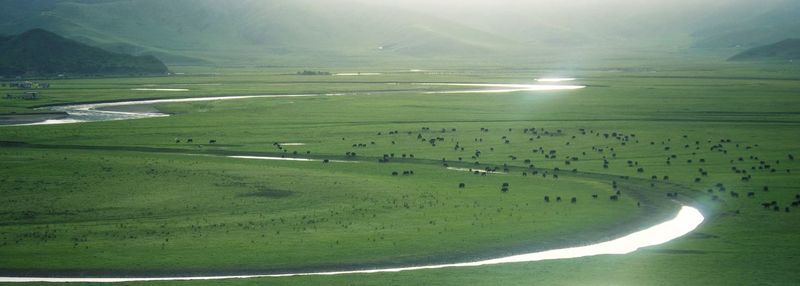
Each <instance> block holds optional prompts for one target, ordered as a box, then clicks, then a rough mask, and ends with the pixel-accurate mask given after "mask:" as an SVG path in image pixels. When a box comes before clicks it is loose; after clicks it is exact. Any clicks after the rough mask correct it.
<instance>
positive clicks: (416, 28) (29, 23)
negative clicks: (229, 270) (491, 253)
mask: <svg viewBox="0 0 800 286" xmlns="http://www.w3.org/2000/svg"><path fill="white" fill-rule="evenodd" d="M0 7H1V8H0V34H16V33H21V32H24V31H27V30H30V29H34V28H42V29H46V30H49V31H53V32H55V33H58V34H59V35H63V36H64V37H67V38H69V39H72V40H75V41H78V42H81V43H84V44H87V45H91V46H95V47H99V48H102V49H105V50H108V51H111V52H117V53H125V54H131V55H152V56H156V57H158V58H159V59H161V60H162V61H164V62H165V63H167V64H169V65H198V64H199V65H304V66H308V67H313V66H320V65H322V66H324V65H331V64H355V65H359V66H364V65H370V64H373V63H376V62H379V61H382V60H386V61H387V62H395V63H396V62H409V61H408V60H411V61H410V62H414V60H417V61H415V62H414V63H420V62H422V63H428V62H430V61H431V60H437V61H448V60H455V61H451V62H458V63H464V62H465V61H467V60H471V61H474V62H480V63H494V64H497V63H498V61H500V60H502V59H506V62H510V63H513V64H520V65H524V64H523V63H524V62H535V60H539V59H542V60H546V61H550V62H557V63H559V64H563V65H569V64H570V63H571V62H572V61H576V62H577V63H576V64H578V65H583V64H586V61H587V60H592V59H595V58H601V57H603V56H606V57H610V58H620V57H624V58H642V55H643V54H642V53H637V52H643V53H646V55H647V57H648V58H649V56H650V55H669V54H673V55H680V54H682V53H683V52H692V51H694V50H693V49H692V48H702V49H714V50H716V51H718V53H717V54H724V55H728V54H730V53H731V52H730V50H731V49H734V50H736V51H741V50H743V49H746V48H749V47H754V46H758V45H764V44H768V43H774V42H776V41H779V40H781V39H786V38H796V37H800V17H797V15H800V1H797V0H702V1H697V0H670V1H641V0H602V1H600V0H574V1H519V0H470V1H463V0H437V1H430V0H404V1H374V0H169V1H164V0H25V1H22V0H0ZM578 58H579V59H578ZM531 59H533V60H534V61H529V60H531ZM419 60H421V61H419ZM409 65H414V64H411V63H410V64H409Z"/></svg>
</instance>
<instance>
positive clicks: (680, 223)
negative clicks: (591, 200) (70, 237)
mask: <svg viewBox="0 0 800 286" xmlns="http://www.w3.org/2000/svg"><path fill="white" fill-rule="evenodd" d="M703 220H704V217H703V214H702V213H700V211H699V210H697V209H695V208H693V207H688V206H684V207H682V208H681V210H680V211H679V212H678V214H677V215H676V216H675V218H673V219H671V220H669V221H667V222H663V223H660V224H657V225H654V226H652V227H649V228H647V229H644V230H641V231H637V232H634V233H632V234H629V235H626V236H623V237H620V238H617V239H614V240H611V241H607V242H601V243H597V244H592V245H586V246H579V247H571V248H562V249H554V250H547V251H540V252H533V253H527V254H520V255H514V256H507V257H501V258H496V259H489V260H481V261H474V262H464V263H451V264H436V265H425V266H411V267H398V268H378V269H363V270H350V271H330V272H300V273H284V274H265V275H232V276H197V277H124V278H76V277H71V278H55V277H53V278H47V277H0V282H62V283H63V282H75V283H116V282H137V281H185V280H220V279H247V278H269V277H291V276H327V275H344V274H367V273H386V272H401V271H414V270H424V269H439V268H450V267H476V266H484V265H496V264H506V263H520V262H534V261H543V260H555V259H568V258H578V257H587V256H595V255H603V254H627V253H631V252H633V251H636V250H637V249H640V248H643V247H648V246H653V245H659V244H663V243H666V242H668V241H670V240H673V239H676V238H679V237H681V236H684V235H686V234H688V233H689V232H691V231H692V230H694V229H696V228H697V227H698V226H699V225H700V224H701V223H702V222H703Z"/></svg>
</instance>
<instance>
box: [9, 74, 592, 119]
mask: <svg viewBox="0 0 800 286" xmlns="http://www.w3.org/2000/svg"><path fill="white" fill-rule="evenodd" d="M411 85H424V86H439V87H451V88H454V89H448V90H436V91H420V92H421V93H423V94H457V93H462V94H467V93H508V92H525V91H559V90H575V89H582V88H585V87H586V86H583V85H561V84H494V83H411ZM171 91H177V90H171ZM180 91H188V90H183V89H181V90H180ZM368 93H369V92H364V93H356V92H350V93H319V94H272V95H242V96H213V97H191V98H171V99H150V100H131V101H118V102H102V103H80V104H71V105H59V106H48V107H42V108H39V109H40V110H46V111H51V112H63V113H66V114H67V116H66V117H62V118H58V119H48V120H42V121H39V122H33V123H24V124H14V125H0V126H25V125H53V124H71V123H81V122H95V121H112V120H130V119H141V118H153V117H166V116H169V114H166V113H161V112H158V111H157V110H152V111H125V110H121V109H120V108H121V107H130V106H152V105H155V104H162V103H181V102H201V101H219V100H237V99H252V98H281V97H319V96H349V95H357V94H368Z"/></svg>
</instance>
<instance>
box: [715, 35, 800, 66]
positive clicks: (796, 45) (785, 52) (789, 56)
mask: <svg viewBox="0 0 800 286" xmlns="http://www.w3.org/2000/svg"><path fill="white" fill-rule="evenodd" d="M730 60H731V61H778V60H780V61H785V60H800V39H786V40H783V41H780V42H777V43H774V44H771V45H766V46H761V47H756V48H752V49H749V50H747V51H744V52H742V53H740V54H738V55H735V56H733V57H731V58H730Z"/></svg>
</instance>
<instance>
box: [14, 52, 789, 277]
mask: <svg viewBox="0 0 800 286" xmlns="http://www.w3.org/2000/svg"><path fill="white" fill-rule="evenodd" d="M621 66H625V67H619V66H608V67H596V68H587V69H580V70H574V71H572V73H571V74H569V75H575V76H577V77H579V78H580V80H579V83H581V84H586V85H588V87H587V88H586V89H583V90H576V91H558V92H517V93H507V94H422V93H420V91H423V90H431V89H442V87H431V86H421V85H415V84H412V83H415V82H493V83H529V82H531V81H532V79H533V78H534V77H536V76H541V75H550V74H554V73H556V71H555V70H551V69H540V70H528V69H525V70H520V69H504V68H492V69H489V68H484V69H475V70H461V69H449V70H432V71H428V72H422V73H412V72H406V71H404V70H407V69H389V68H386V69H379V68H370V69H363V70H360V71H374V72H381V73H382V75H378V76H360V77H344V76H298V75H294V74H293V73H294V72H296V70H289V69H233V68H225V69H213V70H212V69H209V68H182V69H179V70H178V71H177V72H178V73H179V74H178V75H173V76H169V77H151V78H105V79H66V80H54V81H51V84H52V88H51V89H48V90H44V91H42V99H40V100H31V101H14V100H3V101H0V112H25V111H30V108H32V107H36V106H41V105H47V104H63V103H70V102H90V101H112V100H123V99H131V98H166V97H189V96H209V95H240V94H296V93H343V92H348V93H349V92H356V94H353V95H346V96H319V97H303V98H262V99H246V100H233V101H211V102H195V103H183V104H176V103H171V104H161V105H158V106H156V107H157V108H158V109H159V110H161V111H163V112H167V113H170V114H172V115H173V116H171V117H164V118H151V119H140V120H131V121H117V122H94V123H82V124H71V125H52V126H24V127H23V126H19V127H12V126H5V127H0V141H3V142H4V143H2V144H0V158H2V160H0V168H1V170H2V173H0V183H1V185H0V186H2V187H0V201H2V203H0V257H2V259H0V274H26V273H27V274H43V273H56V274H67V275H69V274H72V275H75V274H76V273H84V274H95V275H98V274H100V275H103V274H105V275H113V274H117V275H136V274H150V275H172V274H187V273H188V274H208V273H223V274H226V273H248V272H259V273H269V272H282V271H290V270H318V269H349V268H354V267H359V266H390V265H409V264H421V263H434V262H442V261H465V260H471V259H477V258H487V257H496V256H500V255H503V254H509V253H520V252H524V251H531V250H542V249H550V248H554V247H563V246H571V245H579V244H583V243H589V242H593V241H602V240H605V239H609V238H613V237H615V236H618V235H621V234H624V233H627V232H630V231H633V230H636V229H638V228H640V227H642V226H646V225H648V224H652V223H654V222H657V221H661V220H664V219H666V218H668V217H670V216H671V215H673V214H674V212H675V210H676V209H677V208H678V207H679V204H678V203H676V202H675V201H674V200H672V199H671V198H668V197H667V196H666V194H667V193H670V192H678V193H679V197H678V200H677V201H678V202H682V203H688V204H692V205H695V206H698V207H700V208H701V209H702V210H703V212H704V215H705V216H706V222H705V223H704V224H703V225H701V227H700V228H699V229H698V230H697V231H695V232H694V233H692V234H690V235H688V236H686V237H684V238H681V239H678V240H676V241H673V242H670V243H668V244H665V245H662V246H656V247H651V248H648V249H645V250H642V251H639V252H636V253H633V254H629V255H623V256H599V257H590V258H580V259H570V260H562V261H547V262H536V263H521V264H510V265H498V266H489V267H477V268H463V269H440V270H425V271H414V272H403V273H391V274H369V275H344V276H335V277H295V278H279V279H252V280H229V281H214V282H196V281H195V282H182V283H187V284H189V283H191V284H214V285H242V284H247V285H251V284H259V285H260V284H270V285H272V284H276V285H322V284H325V285H394V284H405V285H464V284H472V285H486V284H500V285H530V284H546V285H576V284H578V285H581V284H592V285H675V284H689V285H694V284H713V285H731V284H741V283H742V281H752V282H753V283H756V284H758V283H763V284H766V285H773V284H778V285H780V284H783V285H791V284H792V282H793V281H797V280H798V276H797V274H796V273H795V271H794V269H795V268H796V266H797V265H798V264H797V259H798V255H799V254H800V248H798V246H797V244H796V242H797V241H798V239H800V235H798V233H797V231H796V229H797V228H798V227H800V217H798V216H800V209H798V208H792V207H791V206H790V203H791V202H792V201H795V200H796V199H795V195H796V194H798V193H800V187H798V184H800V177H798V175H797V172H800V168H798V167H800V163H798V161H797V160H796V159H794V160H793V159H790V155H792V157H796V156H798V155H800V146H799V145H798V143H797V142H798V140H800V135H798V134H800V133H798V132H797V131H798V125H799V124H800V117H799V116H800V113H798V110H800V99H798V95H797V92H796V91H797V90H799V88H800V80H798V79H800V72H798V71H797V69H796V68H795V67H793V66H780V65H763V66H757V65H745V64H724V65H712V64H696V65H678V64H664V65H661V66H660V68H659V70H657V71H656V70H652V69H637V68H631V67H628V66H627V65H625V64H623V65H621ZM333 71H335V72H351V71H353V70H341V71H339V70H332V72H333ZM141 87H155V88H187V89H189V91H187V92H156V91H153V92H151V91H133V90H131V89H133V88H141ZM2 91H3V92H5V91H6V90H2ZM394 131H397V132H394ZM534 131H535V133H534ZM188 138H192V139H193V143H187V142H186V139H188ZM176 139H180V140H181V142H180V143H177V142H176ZM431 139H433V143H434V144H431V141H430V140H431ZM209 140H216V143H214V144H210V143H209ZM274 143H305V144H306V145H301V146H290V145H284V146H281V147H280V148H279V147H278V146H276V145H275V144H274ZM354 144H356V146H358V144H363V145H362V146H365V147H354V146H353V145H354ZM456 146H458V148H456ZM462 147H463V148H464V149H463V151H462V149H461V148H462ZM476 150H480V155H479V156H477V155H476ZM551 150H552V151H555V152H554V153H550V152H551ZM349 152H356V155H355V156H348V155H346V154H347V153H349ZM351 154H352V153H351ZM412 154H413V157H412V156H411V155H412ZM551 154H552V156H551ZM231 155H249V156H286V157H300V158H313V159H319V160H322V159H331V160H342V161H348V162H331V163H327V164H326V163H322V162H291V161H265V160H245V159H234V158H227V157H226V156H231ZM384 155H386V156H388V157H389V158H390V159H389V162H388V163H379V162H378V160H379V159H381V158H383V157H384ZM392 155H394V156H392ZM473 156H475V157H474V158H473ZM527 160H530V161H527ZM605 161H607V163H606V162H605ZM443 164H447V166H450V167H458V168H478V169H484V168H487V167H489V168H498V171H501V173H499V174H489V175H486V176H482V175H475V174H472V173H469V172H461V171H455V170H448V169H447V168H445V166H444V165H443ZM604 165H606V166H607V167H606V166H604ZM732 167H736V169H735V170H734V169H732ZM504 168H507V169H508V170H507V172H502V171H504V170H503V169H504ZM406 170H413V171H414V175H409V176H403V175H399V176H392V172H395V171H399V172H400V173H401V174H402V172H403V171H406ZM737 170H738V172H737ZM742 170H745V171H746V173H743V172H742ZM523 173H525V175H523ZM704 173H705V174H704ZM543 174H544V175H545V176H543ZM554 175H558V177H557V178H556V177H554ZM747 176H749V177H748V179H747V180H743V179H742V178H743V177H747ZM653 177H655V179H653ZM665 177H668V178H665ZM614 182H616V184H617V187H616V188H614V187H613V186H612V185H613V184H614ZM459 183H465V185H466V186H465V188H463V189H462V188H458V184H459ZM503 183H509V185H510V188H509V191H508V192H501V190H500V188H501V185H502V184H503ZM765 187H767V188H766V189H765ZM616 191H620V194H621V200H620V201H616V202H612V201H610V200H609V199H608V197H609V196H611V195H614V194H615V192H616ZM751 192H752V193H753V196H752V197H748V193H751ZM733 193H735V194H738V195H739V196H738V197H734V196H733ZM593 194H597V195H598V199H593V198H592V195H593ZM545 195H548V196H550V197H551V198H554V197H556V196H560V197H562V198H563V199H564V200H565V201H563V202H560V203H556V202H550V203H546V202H544V200H543V197H544V196H545ZM572 197H576V198H577V200H578V202H577V203H576V204H571V203H570V202H569V198H572ZM771 201H776V202H777V204H778V205H779V206H780V209H779V210H778V211H774V210H772V208H771V207H770V208H768V209H765V208H763V207H762V206H761V203H763V202H771ZM787 207H788V211H787V210H786V209H787ZM708 273H714V275H708ZM182 283H181V282H168V283H162V284H164V285H174V284H182ZM753 283H746V284H753ZM142 284H159V283H142Z"/></svg>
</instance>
